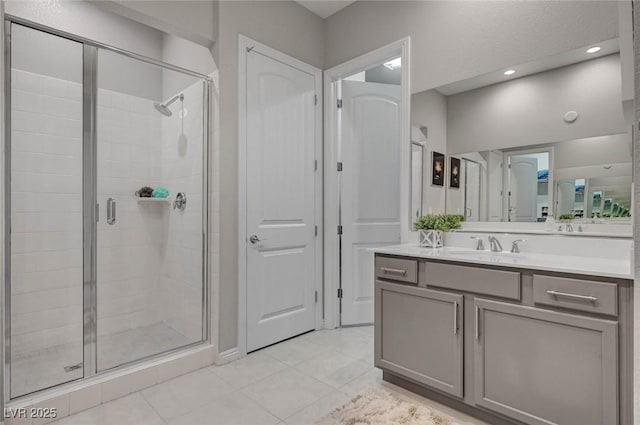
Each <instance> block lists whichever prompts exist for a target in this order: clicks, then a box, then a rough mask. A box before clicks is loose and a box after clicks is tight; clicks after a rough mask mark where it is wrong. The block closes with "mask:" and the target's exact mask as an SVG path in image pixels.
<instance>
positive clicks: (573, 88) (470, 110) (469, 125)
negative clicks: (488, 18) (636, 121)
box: [447, 54, 626, 153]
mask: <svg viewBox="0 0 640 425" xmlns="http://www.w3.org/2000/svg"><path fill="white" fill-rule="evenodd" d="M620 90H621V83H620V60H619V55H617V54H615V55H609V56H605V57H602V58H598V59H593V60H590V61H586V62H582V63H579V64H575V65H570V66H566V67H563V68H559V69H555V70H551V71H547V72H542V73H539V74H534V75H531V76H527V77H522V78H518V79H515V80H511V81H507V82H504V83H500V84H494V85H491V86H488V87H482V88H479V89H476V90H471V91H468V92H464V93H460V94H456V95H452V96H449V97H448V98H447V149H448V150H449V153H464V152H477V151H484V150H492V149H501V148H510V147H516V146H528V145H536V144H540V143H550V142H560V141H563V140H572V139H578V138H584V137H594V136H603V135H608V134H618V133H624V132H625V131H626V127H625V123H624V116H623V112H622V102H621V93H620ZM570 110H575V111H577V112H578V113H579V114H580V115H579V117H578V119H577V121H575V122H574V123H572V124H567V123H565V122H564V121H563V116H564V114H565V112H567V111H570Z"/></svg>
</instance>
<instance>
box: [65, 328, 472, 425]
mask: <svg viewBox="0 0 640 425" xmlns="http://www.w3.org/2000/svg"><path fill="white" fill-rule="evenodd" d="M372 386H384V387H385V388H386V389H388V390H389V391H392V392H395V393H397V394H399V395H400V396H401V397H408V398H411V399H413V400H415V401H416V402H418V403H422V404H425V405H428V406H430V407H434V408H436V409H438V410H440V411H442V412H444V413H447V414H449V415H451V416H452V417H453V418H454V419H455V420H457V421H458V422H459V423H460V424H461V425H484V423H483V422H480V421H478V420H475V419H472V418H470V417H468V416H466V415H463V414H461V413H459V412H456V411H453V410H451V409H448V408H447V407H444V406H442V405H440V404H437V403H435V402H433V401H430V400H428V399H425V398H422V397H420V396H417V395H415V394H412V393H409V392H408V391H405V390H403V389H401V388H399V387H396V386H394V385H391V384H389V383H386V382H383V381H382V373H381V372H380V370H378V369H376V368H374V367H373V328H372V327H370V326H369V327H358V328H344V329H336V330H323V331H317V332H312V333H309V334H305V335H302V336H300V337H298V338H294V339H292V340H289V341H285V342H282V343H280V344H277V345H274V346H272V347H268V348H265V349H263V350H260V351H258V352H255V353H252V354H250V355H249V356H247V357H245V358H243V359H241V360H238V361H235V362H232V363H230V364H227V365H224V366H211V367H208V368H205V369H201V370H198V371H195V372H192V373H190V374H188V375H184V376H180V377H178V378H175V379H172V380H170V381H167V382H164V383H162V384H159V385H156V386H154V387H151V388H147V389H145V390H143V391H140V392H138V393H133V394H130V395H128V396H126V397H123V398H121V399H118V400H115V401H112V402H110V403H106V404H103V405H100V406H97V407H95V408H93V409H90V410H85V411H84V412H80V413H78V414H76V415H73V416H69V417H67V418H64V419H62V420H59V421H57V422H54V423H55V424H57V425H113V424H118V425H307V424H313V423H314V422H316V421H317V420H318V419H320V418H321V417H323V416H325V415H326V414H327V413H329V412H331V411H332V410H333V409H335V408H336V407H339V406H341V405H343V404H344V403H346V402H347V401H349V400H350V399H351V397H353V396H354V395H356V394H358V393H359V392H361V391H363V390H365V389H367V388H370V387H372Z"/></svg>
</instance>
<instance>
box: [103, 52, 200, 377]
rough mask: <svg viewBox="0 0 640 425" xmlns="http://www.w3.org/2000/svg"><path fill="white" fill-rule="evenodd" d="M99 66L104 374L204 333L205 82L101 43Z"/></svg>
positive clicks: (198, 339)
mask: <svg viewBox="0 0 640 425" xmlns="http://www.w3.org/2000/svg"><path fill="white" fill-rule="evenodd" d="M97 71H98V72H97V76H98V78H97V81H98V84H97V86H98V87H97V96H98V110H97V124H98V126H97V200H96V202H97V204H98V208H99V211H100V212H99V220H98V230H97V279H96V280H97V313H98V316H97V362H98V364H97V369H98V371H103V370H106V369H111V368H114V367H117V366H120V365H123V364H126V363H129V362H131V361H135V360H139V359H143V358H145V357H149V356H151V355H155V354H157V353H162V352H166V351H169V350H172V349H175V348H178V347H183V346H186V345H189V344H193V343H196V342H199V341H202V340H203V337H204V336H203V320H202V318H203V312H204V310H203V308H204V306H203V290H204V280H203V242H204V239H203V238H204V227H203V203H202V193H203V158H204V155H203V145H204V143H203V142H204V138H205V127H204V125H203V124H204V122H205V119H204V118H205V117H204V113H205V108H204V104H205V93H206V92H205V88H206V86H205V84H204V82H203V80H202V79H199V78H196V77H192V76H188V75H184V74H181V73H179V72H176V71H173V70H169V69H164V68H161V67H159V66H156V65H153V64H149V63H146V62H141V61H139V60H136V59H133V58H130V57H128V56H124V55H122V54H119V53H116V52H111V51H106V50H98V69H97ZM163 190H166V192H165V193H163ZM180 194H181V195H180ZM149 195H153V197H148V196H149ZM177 197H181V198H182V197H184V199H186V203H184V204H181V205H178V204H176V203H175V201H176V199H177Z"/></svg>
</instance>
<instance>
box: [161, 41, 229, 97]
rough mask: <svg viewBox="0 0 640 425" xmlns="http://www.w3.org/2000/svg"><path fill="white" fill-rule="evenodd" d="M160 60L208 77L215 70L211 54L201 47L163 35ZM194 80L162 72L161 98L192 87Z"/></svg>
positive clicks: (172, 72)
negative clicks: (185, 67) (186, 67)
mask: <svg viewBox="0 0 640 425" xmlns="http://www.w3.org/2000/svg"><path fill="white" fill-rule="evenodd" d="M162 60H163V61H164V62H167V63H171V64H180V65H181V66H185V64H188V68H189V69H190V70H192V71H196V72H199V73H201V74H204V75H210V74H211V73H212V72H213V71H215V70H216V64H215V62H214V61H213V54H212V52H211V51H210V50H209V49H208V48H206V47H203V46H201V45H198V44H195V43H192V42H191V41H188V40H185V39H183V38H180V37H176V36H173V35H170V34H164V35H163V37H162ZM195 81H196V79H195V78H194V77H191V76H188V75H186V74H181V73H179V72H175V71H171V70H163V71H162V92H163V94H162V97H163V99H167V98H169V97H171V96H173V95H175V94H176V93H178V92H180V91H181V90H184V89H185V88H186V87H189V86H190V85H192V84H193V83H194V82H195Z"/></svg>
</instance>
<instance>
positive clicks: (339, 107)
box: [337, 99, 342, 109]
mask: <svg viewBox="0 0 640 425" xmlns="http://www.w3.org/2000/svg"><path fill="white" fill-rule="evenodd" d="M337 103H338V109H342V99H338V102H337Z"/></svg>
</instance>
